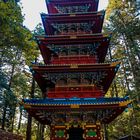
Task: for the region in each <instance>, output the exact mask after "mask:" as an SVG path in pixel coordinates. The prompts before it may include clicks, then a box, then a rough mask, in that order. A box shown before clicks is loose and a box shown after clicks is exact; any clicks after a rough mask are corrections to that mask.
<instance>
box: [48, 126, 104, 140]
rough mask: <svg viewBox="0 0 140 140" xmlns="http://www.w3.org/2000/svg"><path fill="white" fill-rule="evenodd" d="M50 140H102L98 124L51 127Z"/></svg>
mask: <svg viewBox="0 0 140 140" xmlns="http://www.w3.org/2000/svg"><path fill="white" fill-rule="evenodd" d="M50 140H103V133H102V129H101V125H100V124H93V125H92V124H90V125H87V124H82V125H61V126H60V125H59V126H56V125H55V126H54V125H52V126H51V136H50Z"/></svg>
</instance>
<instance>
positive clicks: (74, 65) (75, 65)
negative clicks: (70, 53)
mask: <svg viewBox="0 0 140 140" xmlns="http://www.w3.org/2000/svg"><path fill="white" fill-rule="evenodd" d="M70 68H78V65H77V64H72V65H70Z"/></svg>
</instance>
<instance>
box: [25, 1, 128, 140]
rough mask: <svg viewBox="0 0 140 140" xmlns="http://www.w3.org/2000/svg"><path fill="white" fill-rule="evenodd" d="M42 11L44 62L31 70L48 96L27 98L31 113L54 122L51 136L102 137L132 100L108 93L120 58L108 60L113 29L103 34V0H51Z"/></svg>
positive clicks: (54, 139) (66, 139) (61, 139)
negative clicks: (45, 10)
mask: <svg viewBox="0 0 140 140" xmlns="http://www.w3.org/2000/svg"><path fill="white" fill-rule="evenodd" d="M46 4H47V8H48V13H49V14H41V18H42V21H43V25H44V29H45V33H46V35H42V36H38V37H37V41H38V45H39V48H40V51H41V54H42V57H43V59H44V63H45V65H33V66H32V73H33V76H34V78H35V80H36V82H37V83H38V85H39V87H40V89H41V91H42V95H43V98H42V99H24V100H23V106H24V108H25V109H26V110H27V111H28V113H29V114H30V115H31V116H33V117H34V118H35V119H36V120H38V121H39V122H40V123H42V124H46V125H50V128H51V136H50V138H51V140H83V139H84V140H102V139H103V137H104V135H103V129H102V125H103V124H106V123H110V122H111V121H112V120H114V119H115V118H116V117H117V116H118V115H119V114H121V113H122V112H123V111H124V109H125V108H126V107H127V105H128V104H129V103H130V102H129V101H127V100H126V99H124V98H106V97H105V94H106V92H107V91H108V89H109V87H110V85H111V83H112V80H113V79H114V76H115V74H116V72H117V70H118V68H119V65H120V63H119V62H113V63H104V60H105V56H106V53H107V49H108V46H109V42H110V35H109V34H108V35H107V34H102V33H101V30H102V25H103V20H104V15H105V12H104V11H100V12H97V9H98V0H80V1H79V0H46Z"/></svg>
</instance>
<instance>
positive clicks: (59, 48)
mask: <svg viewBox="0 0 140 140" xmlns="http://www.w3.org/2000/svg"><path fill="white" fill-rule="evenodd" d="M99 45H100V43H99V42H95V43H93V44H73V45H54V44H49V45H48V46H47V47H48V48H50V49H51V50H52V51H53V52H55V53H57V54H58V55H60V56H61V55H63V56H68V55H74V54H79V55H96V52H97V48H98V47H99Z"/></svg>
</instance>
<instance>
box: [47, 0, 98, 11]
mask: <svg viewBox="0 0 140 140" xmlns="http://www.w3.org/2000/svg"><path fill="white" fill-rule="evenodd" d="M98 3H99V0H86V1H85V0H80V1H79V0H73V1H72V0H70V1H69V0H67V1H59V0H46V5H47V9H48V13H56V12H57V11H56V9H55V6H56V5H71V6H73V5H81V4H90V5H91V8H90V11H97V9H98Z"/></svg>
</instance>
